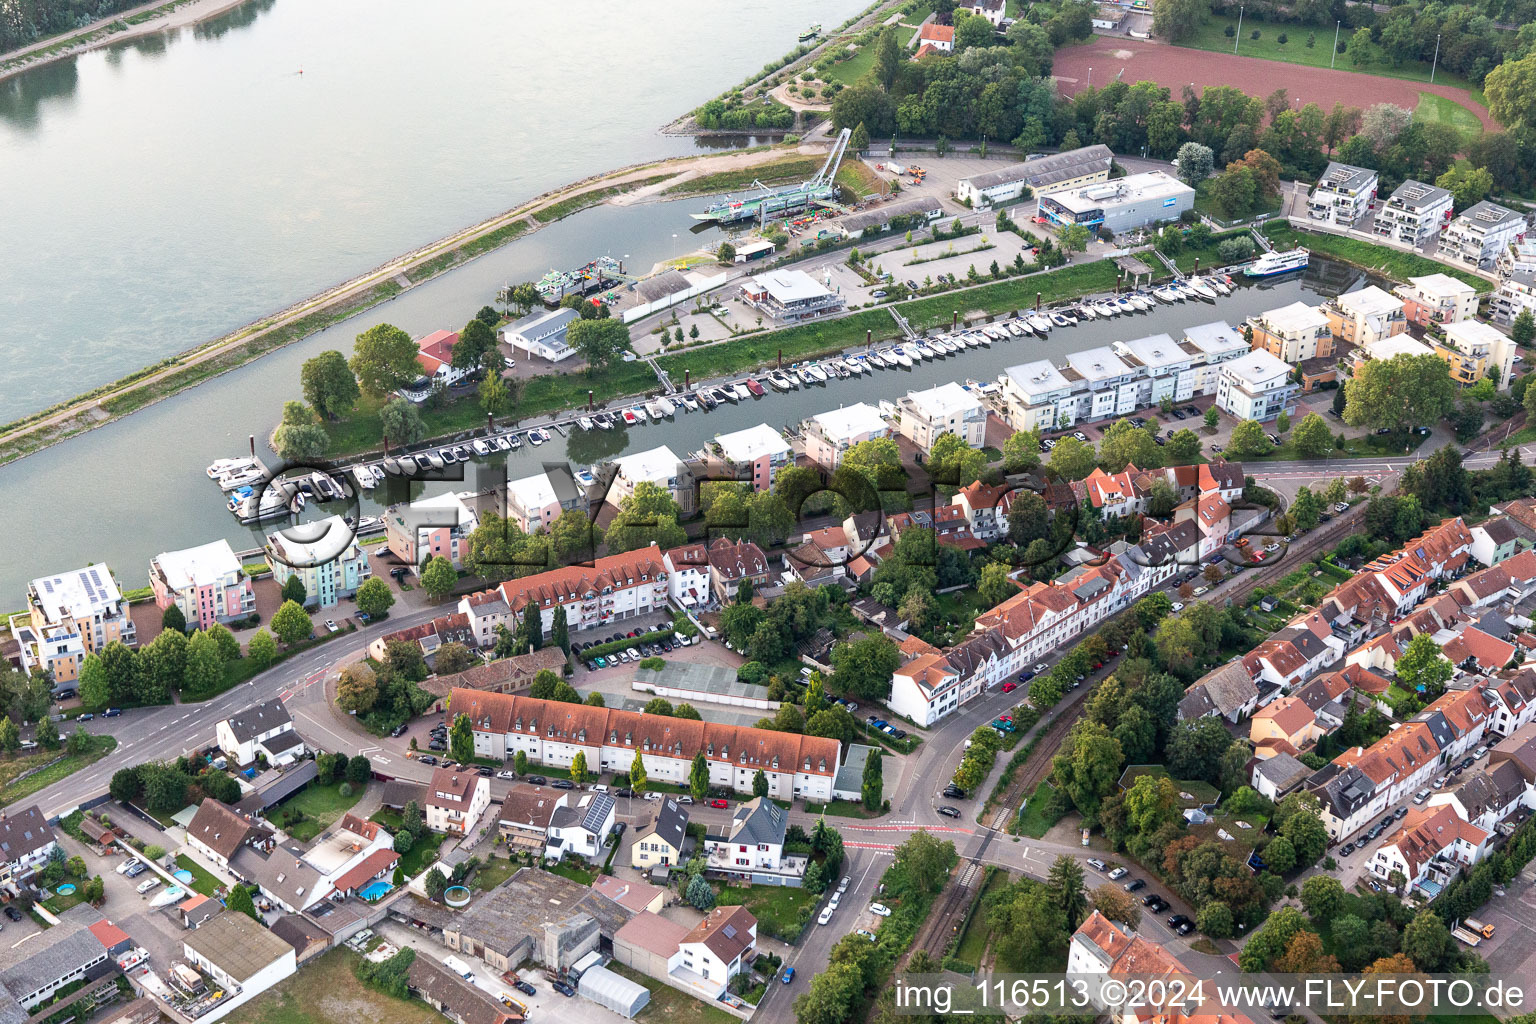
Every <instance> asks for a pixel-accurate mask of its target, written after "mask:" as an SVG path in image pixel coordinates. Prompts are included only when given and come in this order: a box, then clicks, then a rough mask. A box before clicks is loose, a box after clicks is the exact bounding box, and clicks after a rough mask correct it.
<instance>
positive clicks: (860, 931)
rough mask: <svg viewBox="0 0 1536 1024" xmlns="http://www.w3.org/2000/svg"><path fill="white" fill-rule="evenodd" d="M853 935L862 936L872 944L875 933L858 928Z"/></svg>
mask: <svg viewBox="0 0 1536 1024" xmlns="http://www.w3.org/2000/svg"><path fill="white" fill-rule="evenodd" d="M853 934H855V935H862V936H864V937H865V938H866V939H868V940H869V941H870V942H874V941H875V933H874V932H872V931H870V930H869V929H868V928H859V929H857V930H856V931H855V932H854V933H853Z"/></svg>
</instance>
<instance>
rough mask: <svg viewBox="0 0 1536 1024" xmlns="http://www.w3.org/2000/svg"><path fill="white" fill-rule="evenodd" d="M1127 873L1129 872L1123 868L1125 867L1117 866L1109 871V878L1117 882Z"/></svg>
mask: <svg viewBox="0 0 1536 1024" xmlns="http://www.w3.org/2000/svg"><path fill="white" fill-rule="evenodd" d="M1128 874H1130V872H1129V871H1127V870H1125V868H1120V867H1117V868H1114V869H1113V870H1111V871H1110V872H1109V880H1110V881H1111V882H1118V881H1120V879H1122V878H1124V877H1125V876H1126V875H1128Z"/></svg>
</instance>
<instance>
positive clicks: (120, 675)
mask: <svg viewBox="0 0 1536 1024" xmlns="http://www.w3.org/2000/svg"><path fill="white" fill-rule="evenodd" d="M101 666H102V670H103V672H104V674H105V676H106V681H107V690H108V692H109V697H108V700H107V701H106V702H104V703H110V704H128V703H132V702H133V701H136V700H137V699H138V697H139V694H140V692H141V684H140V678H141V677H142V676H143V674H144V665H143V662H142V661H140V659H139V656H138V654H137V653H136V652H135V651H134V650H133V649H132V648H130V647H129V646H128V645H127V644H125V643H123V642H122V641H121V640H114V641H112V642H111V643H109V644H107V646H105V647H103V648H102V649H101ZM83 692H84V691H82V694H83Z"/></svg>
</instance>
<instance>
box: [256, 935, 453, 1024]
mask: <svg viewBox="0 0 1536 1024" xmlns="http://www.w3.org/2000/svg"><path fill="white" fill-rule="evenodd" d="M356 959H357V955H356V954H355V953H353V952H352V951H351V950H348V949H333V950H331V951H330V952H329V953H327V954H325V955H324V956H322V957H320V958H319V959H317V960H315V961H314V962H312V963H308V964H305V965H304V969H303V970H301V971H299V972H298V973H297V974H295V975H293V976H292V977H290V978H288V979H286V980H284V981H283V982H282V983H281V984H279V985H277V986H275V987H274V988H272V989H270V990H268V991H267V992H265V993H263V994H262V995H260V996H258V997H257V998H256V999H254V1000H252V1001H251V1002H249V1003H247V1004H246V1005H245V1006H242V1007H240V1008H239V1009H237V1010H236V1011H235V1012H234V1013H232V1014H230V1016H229V1017H228V1018H227V1019H228V1020H229V1021H230V1022H231V1024H354V1022H356V1021H367V1022H368V1024H442V1022H443V1021H444V1020H445V1018H444V1017H443V1016H442V1015H441V1014H439V1013H438V1012H437V1011H435V1010H433V1009H432V1008H431V1007H429V1006H427V1005H426V1004H425V1003H421V1002H418V1001H416V1000H414V999H395V998H393V997H391V996H387V995H385V994H383V993H382V992H379V991H377V990H375V989H371V988H368V987H367V986H365V985H364V984H363V983H362V982H360V981H358V980H357V976H356V975H355V974H353V973H352V964H353V962H354V961H355V960H356Z"/></svg>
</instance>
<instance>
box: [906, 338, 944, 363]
mask: <svg viewBox="0 0 1536 1024" xmlns="http://www.w3.org/2000/svg"><path fill="white" fill-rule="evenodd" d="M907 349H908V351H915V352H916V353H917V357H918V358H919V359H937V358H938V357H939V354H938V353H937V352H935V351H934V350H933V349H931V348H929V347H928V346H927V345H925V344H923V343H922V342H921V341H914V342H913V343H912V344H910V345H908V346H907Z"/></svg>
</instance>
